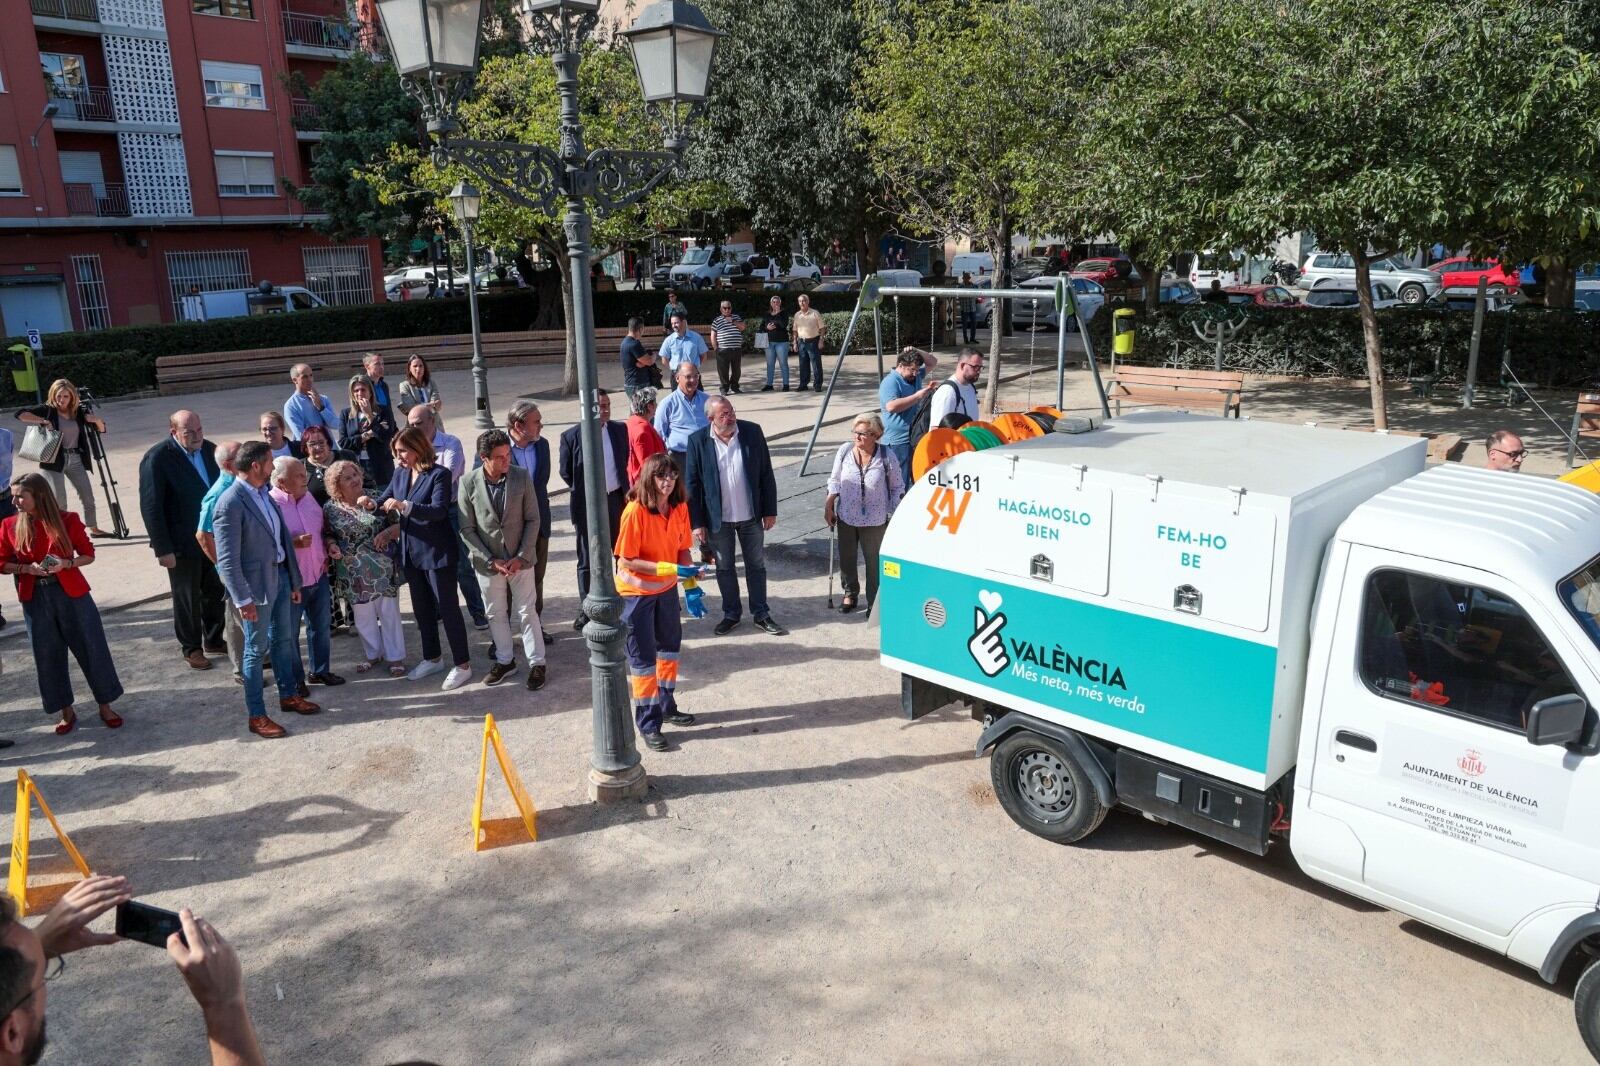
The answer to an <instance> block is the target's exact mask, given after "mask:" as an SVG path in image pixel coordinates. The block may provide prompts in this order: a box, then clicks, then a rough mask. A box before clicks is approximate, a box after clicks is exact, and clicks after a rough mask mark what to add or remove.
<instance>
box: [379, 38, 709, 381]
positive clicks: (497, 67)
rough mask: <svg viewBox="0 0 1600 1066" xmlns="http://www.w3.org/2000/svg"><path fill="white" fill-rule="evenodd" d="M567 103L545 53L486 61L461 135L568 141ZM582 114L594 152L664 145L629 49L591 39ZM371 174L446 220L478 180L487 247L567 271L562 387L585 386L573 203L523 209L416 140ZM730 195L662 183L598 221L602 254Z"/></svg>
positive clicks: (385, 194)
mask: <svg viewBox="0 0 1600 1066" xmlns="http://www.w3.org/2000/svg"><path fill="white" fill-rule="evenodd" d="M559 110H560V105H559V100H558V97H557V95H556V81H555V68H554V67H553V66H552V65H551V63H550V62H549V61H548V60H547V59H544V58H539V57H533V56H529V55H526V54H523V53H520V52H519V53H517V54H514V55H510V56H501V57H495V58H490V59H487V60H485V61H484V63H483V64H482V67H481V69H480V72H479V75H478V81H477V89H476V91H475V93H474V94H473V96H472V97H471V98H470V99H468V100H467V101H466V102H465V103H463V104H462V106H461V112H460V115H459V116H458V120H459V122H460V124H461V129H460V131H459V133H458V134H457V136H458V137H460V138H461V139H463V140H469V139H470V140H484V141H511V142H514V143H517V144H541V145H545V146H548V147H554V146H556V145H558V144H559V143H560V135H559V130H558V127H559V122H560V113H559ZM579 112H580V114H581V115H582V118H583V122H584V137H585V141H586V146H587V147H588V148H589V150H591V151H592V150H594V149H595V148H597V147H606V148H613V149H629V150H639V151H652V150H657V149H659V147H660V140H661V133H660V128H659V127H658V126H657V125H656V124H655V123H654V122H653V121H652V120H651V119H650V118H649V117H648V116H647V115H646V113H645V110H644V105H643V102H642V100H641V99H640V96H639V83H638V79H637V77H636V76H635V74H634V69H633V62H632V60H631V58H630V57H629V56H628V54H627V52H626V51H623V50H621V49H618V48H615V47H611V46H609V45H607V44H604V43H601V42H599V41H591V42H588V43H586V44H585V45H584V49H583V64H582V74H581V76H580V78H579ZM362 173H363V176H364V177H365V178H366V179H367V180H369V181H371V182H372V183H373V185H374V186H375V187H376V188H377V190H378V193H379V196H380V197H381V198H382V199H383V200H385V201H386V202H396V201H400V200H404V199H405V198H407V197H410V196H414V195H422V196H425V197H427V198H428V200H429V202H430V203H431V204H432V205H433V210H435V211H436V212H437V213H438V214H439V216H441V217H445V218H448V217H450V214H451V209H450V204H449V200H448V196H449V191H450V189H451V188H452V187H454V185H455V183H456V182H457V181H462V180H467V181H472V182H473V183H475V184H476V185H478V186H479V188H480V189H481V190H482V191H483V192H484V198H483V204H482V214H481V216H480V220H479V222H478V226H477V231H476V232H477V234H478V235H479V239H480V240H481V241H482V242H483V244H484V245H485V246H489V245H493V244H516V245H519V246H520V245H521V243H522V242H526V243H527V244H528V245H530V246H531V247H533V248H534V249H536V250H537V251H538V253H539V256H540V258H541V259H543V260H544V261H546V262H549V263H551V264H553V265H554V266H555V267H556V268H557V270H556V273H557V274H558V275H559V279H560V286H561V306H562V309H563V312H564V320H565V322H566V324H567V358H566V371H565V374H564V375H563V378H562V391H563V392H564V393H565V394H566V395H572V394H574V393H576V392H577V389H578V378H577V365H578V364H577V347H576V338H575V337H574V335H573V332H572V278H571V274H570V271H569V269H568V260H567V235H566V231H565V230H564V229H563V228H562V217H561V216H562V213H563V212H564V211H565V208H566V205H565V202H564V201H563V202H560V203H557V204H556V205H555V209H554V213H550V214H546V213H544V212H541V211H538V210H536V209H532V208H527V207H521V206H518V205H516V204H513V203H511V202H509V201H507V200H505V199H504V198H502V197H499V196H496V195H494V194H493V191H492V190H490V189H487V188H484V182H483V181H482V179H480V178H476V177H474V176H473V175H472V174H471V173H469V172H468V171H467V170H466V169H465V168H463V167H461V166H460V165H459V164H456V163H453V162H450V161H448V160H445V161H443V163H442V164H441V163H440V162H437V161H435V159H434V158H433V157H432V155H431V153H426V152H424V151H422V150H420V149H419V148H417V147H415V146H413V145H410V144H396V145H393V146H391V147H390V149H389V153H388V158H387V159H386V160H384V161H380V162H379V163H378V164H377V165H374V166H370V167H368V168H366V169H365V170H364V171H363V172H362ZM721 196H722V194H721V192H720V191H719V190H718V189H716V188H715V187H713V186H711V185H709V184H708V183H698V184H673V183H672V182H671V181H668V182H667V183H666V184H664V185H662V186H660V187H658V188H657V189H656V190H654V191H653V192H652V193H651V194H650V195H649V196H648V197H646V198H645V199H644V200H643V201H641V202H640V203H639V204H638V205H636V206H634V207H632V208H628V209H625V210H622V211H619V212H617V213H616V214H613V215H610V216H607V217H597V218H596V219H595V225H594V234H593V240H592V248H593V252H592V257H593V259H594V260H596V261H598V260H599V259H602V258H604V257H605V256H606V255H609V254H610V253H611V252H612V251H614V250H616V249H618V248H621V247H624V246H625V245H627V244H628V243H629V242H632V241H636V240H641V239H644V238H645V237H647V236H649V235H650V234H651V233H653V232H655V231H656V230H658V229H664V228H671V227H675V226H680V225H682V224H683V222H684V220H685V219H686V218H687V217H689V215H690V214H692V213H693V212H695V211H698V210H712V209H716V208H718V207H720V206H721V204H722V202H723V201H722V199H721Z"/></svg>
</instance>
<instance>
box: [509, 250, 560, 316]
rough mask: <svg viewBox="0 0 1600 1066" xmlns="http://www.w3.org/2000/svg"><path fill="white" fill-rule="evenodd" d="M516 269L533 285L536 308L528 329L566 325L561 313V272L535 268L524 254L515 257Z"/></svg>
mask: <svg viewBox="0 0 1600 1066" xmlns="http://www.w3.org/2000/svg"><path fill="white" fill-rule="evenodd" d="M517 271H518V273H520V274H521V275H522V278H523V280H524V281H526V282H527V283H528V284H529V285H532V286H533V290H534V294H535V297H536V299H537V301H538V308H537V309H536V310H535V312H534V316H533V322H531V323H530V324H529V326H528V328H529V329H562V328H564V327H565V326H566V322H567V320H566V318H565V317H564V316H563V314H562V303H561V280H562V277H563V275H562V273H561V272H560V271H558V270H535V269H534V267H533V262H532V260H530V259H528V258H527V257H526V256H518V257H517Z"/></svg>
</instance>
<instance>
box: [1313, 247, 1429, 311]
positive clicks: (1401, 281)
mask: <svg viewBox="0 0 1600 1066" xmlns="http://www.w3.org/2000/svg"><path fill="white" fill-rule="evenodd" d="M1371 277H1372V282H1373V284H1377V283H1378V282H1380V281H1381V282H1383V283H1384V284H1385V285H1387V286H1388V287H1389V288H1391V289H1393V290H1394V291H1395V292H1396V293H1397V294H1398V295H1399V299H1400V302H1401V303H1405V304H1411V305H1413V306H1414V305H1416V304H1420V303H1424V302H1426V301H1427V299H1428V298H1429V297H1430V296H1432V295H1433V294H1434V293H1436V292H1438V291H1439V290H1441V289H1442V288H1444V282H1443V281H1442V280H1441V279H1440V277H1439V275H1437V274H1435V273H1434V272H1433V271H1431V270H1423V269H1421V268H1419V267H1408V266H1401V265H1400V264H1399V263H1396V262H1395V261H1394V260H1392V259H1377V260H1374V261H1373V263H1372V269H1371ZM1300 287H1301V288H1302V289H1306V290H1312V289H1320V288H1335V289H1348V290H1350V291H1351V292H1352V293H1353V292H1355V287H1356V261H1355V258H1354V257H1353V256H1348V255H1337V254H1334V253H1332V252H1312V253H1311V254H1310V255H1308V256H1306V265H1305V269H1304V270H1303V271H1301V273H1300Z"/></svg>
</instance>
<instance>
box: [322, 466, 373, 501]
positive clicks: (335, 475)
mask: <svg viewBox="0 0 1600 1066" xmlns="http://www.w3.org/2000/svg"><path fill="white" fill-rule="evenodd" d="M352 470H354V471H355V472H356V477H358V478H362V479H365V477H366V475H365V474H363V473H362V472H361V467H360V465H359V464H357V463H352V462H351V461H350V460H348V459H335V460H334V461H333V462H331V463H329V464H328V469H327V470H326V471H324V472H323V475H322V483H323V484H324V485H326V486H327V488H328V495H329V496H337V495H338V491H337V490H338V487H339V481H340V479H342V478H343V477H344V476H345V475H346V474H347V473H349V472H350V471H352Z"/></svg>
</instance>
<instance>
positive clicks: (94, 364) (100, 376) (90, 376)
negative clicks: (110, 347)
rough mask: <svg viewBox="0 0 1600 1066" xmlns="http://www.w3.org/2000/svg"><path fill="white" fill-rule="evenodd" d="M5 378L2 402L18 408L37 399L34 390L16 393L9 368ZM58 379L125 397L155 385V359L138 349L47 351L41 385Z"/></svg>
mask: <svg viewBox="0 0 1600 1066" xmlns="http://www.w3.org/2000/svg"><path fill="white" fill-rule="evenodd" d="M4 377H5V383H4V387H3V388H0V403H4V404H6V405H8V406H13V407H15V406H20V405H22V404H27V403H35V402H37V400H36V397H35V396H34V395H33V393H31V392H30V393H19V392H17V390H16V388H15V387H14V386H13V385H12V380H13V379H12V377H11V373H10V372H9V371H7V372H6V373H5V375H4ZM57 378H66V379H68V380H69V381H71V382H72V383H73V384H74V385H76V386H78V387H79V388H80V389H82V388H89V389H92V390H93V391H94V394H95V395H96V396H97V397H106V396H125V395H127V394H128V393H130V392H138V391H140V390H141V389H153V388H155V385H156V360H155V356H153V355H146V354H144V353H142V352H136V351H119V352H80V353H78V354H76V355H49V354H47V355H45V356H44V357H43V358H42V359H40V360H39V387H40V388H41V389H48V388H49V387H50V383H51V382H52V381H54V380H56V379H57Z"/></svg>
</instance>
